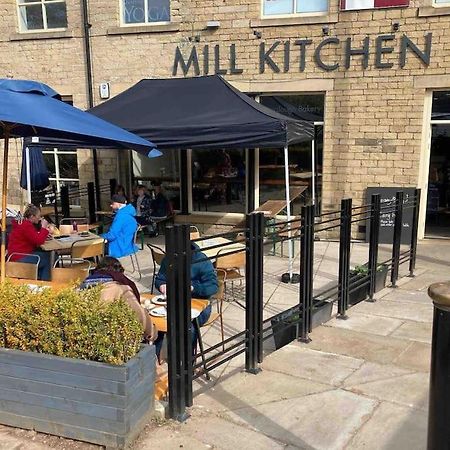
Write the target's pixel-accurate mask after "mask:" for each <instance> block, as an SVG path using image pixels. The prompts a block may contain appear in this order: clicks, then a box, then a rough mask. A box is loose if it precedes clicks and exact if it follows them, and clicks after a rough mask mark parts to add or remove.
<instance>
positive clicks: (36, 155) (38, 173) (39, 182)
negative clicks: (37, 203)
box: [20, 140, 50, 202]
mask: <svg viewBox="0 0 450 450" xmlns="http://www.w3.org/2000/svg"><path fill="white" fill-rule="evenodd" d="M43 150H44V147H42V146H39V145H36V144H32V143H30V142H27V140H24V144H23V149H22V171H21V174H20V187H21V188H22V189H26V190H27V191H28V202H31V191H42V190H43V189H45V188H46V187H47V186H48V185H49V184H50V181H49V179H48V177H49V172H48V169H47V165H46V164H45V160H44V155H43V153H42V151H43Z"/></svg>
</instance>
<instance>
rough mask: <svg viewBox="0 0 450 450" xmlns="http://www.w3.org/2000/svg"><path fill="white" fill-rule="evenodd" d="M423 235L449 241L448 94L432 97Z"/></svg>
mask: <svg viewBox="0 0 450 450" xmlns="http://www.w3.org/2000/svg"><path fill="white" fill-rule="evenodd" d="M426 214H427V218H426V226H425V235H426V236H427V237H444V238H449V239H450V91H441V92H434V93H433V106H432V113H431V147H430V169H429V176H428V195H427V210H426Z"/></svg>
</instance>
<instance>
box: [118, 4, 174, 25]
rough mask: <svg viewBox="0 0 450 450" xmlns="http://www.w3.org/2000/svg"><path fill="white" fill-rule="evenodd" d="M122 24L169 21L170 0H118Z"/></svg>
mask: <svg viewBox="0 0 450 450" xmlns="http://www.w3.org/2000/svg"><path fill="white" fill-rule="evenodd" d="M120 1H121V7H122V24H123V25H136V24H147V23H148V24H152V23H167V22H170V0H120Z"/></svg>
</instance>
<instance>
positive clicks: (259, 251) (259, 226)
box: [255, 213, 265, 363]
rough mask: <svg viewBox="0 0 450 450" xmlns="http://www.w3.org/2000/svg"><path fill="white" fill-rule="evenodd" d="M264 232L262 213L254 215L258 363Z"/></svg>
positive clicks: (260, 337) (261, 348) (262, 304)
mask: <svg viewBox="0 0 450 450" xmlns="http://www.w3.org/2000/svg"><path fill="white" fill-rule="evenodd" d="M264 231H265V218H264V214H263V213H257V214H256V246H255V247H256V255H255V262H256V279H257V284H256V287H257V292H256V309H257V314H256V315H255V319H256V327H255V328H256V343H257V346H256V348H257V356H258V362H259V363H262V362H263V357H264V356H263V311H264V293H263V290H264Z"/></svg>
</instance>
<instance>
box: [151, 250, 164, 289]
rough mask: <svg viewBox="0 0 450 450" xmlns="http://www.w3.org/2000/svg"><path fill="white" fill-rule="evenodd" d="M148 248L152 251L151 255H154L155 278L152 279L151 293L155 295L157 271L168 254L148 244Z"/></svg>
mask: <svg viewBox="0 0 450 450" xmlns="http://www.w3.org/2000/svg"><path fill="white" fill-rule="evenodd" d="M147 247H148V248H149V249H150V254H151V255H152V261H153V277H152V289H151V293H152V294H153V290H154V288H155V280H156V269H157V268H159V267H160V266H161V263H162V260H163V259H164V258H165V256H166V252H165V251H164V250H163V249H162V248H160V247H157V246H156V245H152V244H147Z"/></svg>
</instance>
